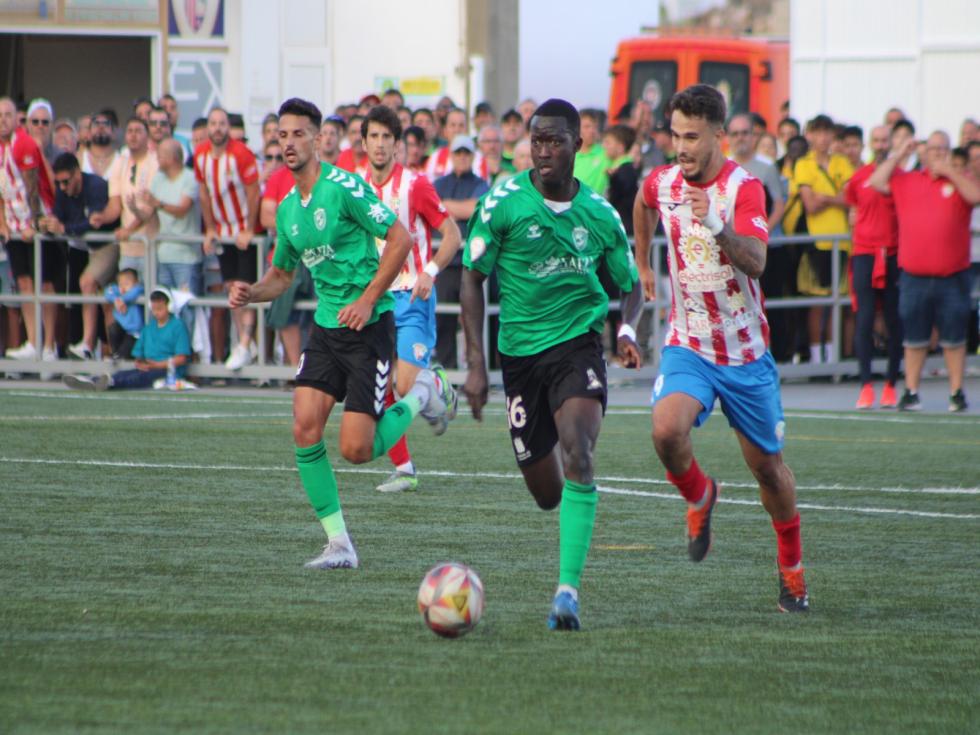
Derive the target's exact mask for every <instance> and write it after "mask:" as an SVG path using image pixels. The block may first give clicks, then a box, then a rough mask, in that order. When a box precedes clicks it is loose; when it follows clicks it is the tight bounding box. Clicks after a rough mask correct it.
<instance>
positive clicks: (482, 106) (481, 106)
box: [473, 100, 493, 115]
mask: <svg viewBox="0 0 980 735" xmlns="http://www.w3.org/2000/svg"><path fill="white" fill-rule="evenodd" d="M484 113H486V114H488V115H492V114H493V105H491V104H490V103H489V102H487V101H486V100H484V101H483V102H477V103H476V107H474V108H473V114H474V115H482V114H484Z"/></svg>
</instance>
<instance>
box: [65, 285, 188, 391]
mask: <svg viewBox="0 0 980 735" xmlns="http://www.w3.org/2000/svg"><path fill="white" fill-rule="evenodd" d="M173 308H174V300H173V297H172V296H171V294H170V291H169V290H167V289H166V288H165V287H162V286H161V287H159V288H155V289H153V292H152V293H150V313H151V314H152V315H153V319H151V320H150V322H149V323H148V324H146V325H145V326H144V327H143V330H142V332H140V336H139V341H138V342H137V343H136V344H135V345H134V346H133V357H135V358H136V369H135V370H119V371H117V372H115V373H113V374H112V375H99V376H97V377H94V378H93V377H89V376H84V375H65V376H64V378H63V380H64V383H65V385H67V386H68V387H69V388H73V389H75V390H95V391H103V390H108V389H109V388H114V389H117V390H118V389H123V388H150V387H152V386H153V383H154V382H155V381H157V380H159V379H161V378H164V379H165V378H166V377H167V369H168V363H172V364H173V366H174V368H175V373H176V374H175V377H176V378H183V376H184V372H185V368H184V366H185V365H186V364H187V363H188V361H189V360H190V356H191V341H190V337H189V336H188V335H187V327H185V326H184V323H183V322H182V321H181V320H180V319H178V318H177V317H175V316H174V315H173Z"/></svg>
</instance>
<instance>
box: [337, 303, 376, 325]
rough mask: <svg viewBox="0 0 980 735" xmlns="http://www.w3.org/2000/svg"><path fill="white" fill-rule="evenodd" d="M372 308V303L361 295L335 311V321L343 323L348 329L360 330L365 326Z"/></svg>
mask: <svg viewBox="0 0 980 735" xmlns="http://www.w3.org/2000/svg"><path fill="white" fill-rule="evenodd" d="M373 310H374V306H373V304H371V303H370V302H369V301H367V300H366V299H365V298H364V297H363V296H362V297H361V298H359V299H357V300H356V301H352V302H351V303H349V304H347V306H345V307H344V308H343V309H341V310H340V311H338V312H337V322H338V323H340V324H343V325H344V326H345V327H347V328H348V329H353V330H354V331H355V332H360V331H361V330H362V329H364V327H366V326H367V323H368V321H369V320H370V319H371V312H372V311H373Z"/></svg>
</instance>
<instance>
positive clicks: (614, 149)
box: [596, 125, 640, 237]
mask: <svg viewBox="0 0 980 735" xmlns="http://www.w3.org/2000/svg"><path fill="white" fill-rule="evenodd" d="M634 142H636V132H635V131H634V130H633V128H631V127H629V126H628V125H610V126H609V127H608V128H606V132H605V133H603V135H602V149H603V152H604V153H605V156H606V158H608V159H609V161H610V164H609V168H607V169H606V175H607V177H608V181H609V188H608V189H607V190H606V192H605V193H606V198H607V199H608V200H609V203H610V204H612V205H613V207H614V208H615V210H616V211H617V212H619V216H620V219H622V220H623V227H625V228H626V234H627V235H629V236H630V237H632V236H633V200H634V199H636V191H637V189H638V188H639V186H640V172H639V171H638V170H637V168H636V164H635V163H634V161H633V158H632V156H631V155H630V153H629V152H630V150H631V149H632V148H633V143H634ZM596 193H597V194H602V193H603V192H596Z"/></svg>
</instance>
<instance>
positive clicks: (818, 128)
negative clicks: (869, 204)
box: [793, 115, 854, 363]
mask: <svg viewBox="0 0 980 735" xmlns="http://www.w3.org/2000/svg"><path fill="white" fill-rule="evenodd" d="M806 132H807V138H808V139H809V141H810V152H809V153H807V155H805V156H804V157H803V158H801V159H800V160H799V161H797V162H796V166H795V168H794V172H793V179H794V181H795V182H796V185H797V186H798V187H799V192H800V200H801V201H802V202H803V209H804V211H805V212H806V222H807V228H808V230H809V232H810V234H811V235H831V234H839V233H842V232H848V222H847V202H845V201H844V185H845V184H846V183H847V182H848V180H849V179H850V178H851V176H853V174H854V169H853V168H852V167H851V164H850V162H849V161H848V160H847V158H846V157H845V156H842V155H839V154H832V153H831V152H830V146H831V143H832V142H833V140H834V122H833V120H831V119H830V118H829V117H827V116H826V115H817V116H816V117H815V118H813V119H812V120H810V122H808V123H807V126H806ZM839 247H840V253H839V256H838V257H839V263H840V283H841V284H842V289H841V290H842V291H846V286H847V253H848V252H850V249H851V243H850V241H849V240H844V241H841V242H840V246H839ZM832 250H833V241H831V240H817V241H816V242H815V243H814V249H813V250H811V251H810V252H808V253H807V254H806V256H805V257H804V258H803V260H802V261H801V263H800V273H799V279H798V280H799V289H800V293H802V294H804V295H806V296H828V295H830V293H831V290H832V289H831V279H832V275H833V254H832ZM828 314H829V309H826V308H824V307H821V306H815V307H812V308H811V309H810V313H809V316H808V325H807V331H808V332H809V336H810V362H813V363H819V362H822V361H829V360H830V357H831V354H832V345H831V344H830V340H829V339H827V340H826V345H825V351H824V352H823V353H821V342H823V341H824V337H825V333H826V331H827V329H828V326H829V321H830V320H829V319H827V315H828ZM844 344H849V341H848V340H847V339H846V337H845V339H844Z"/></svg>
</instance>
